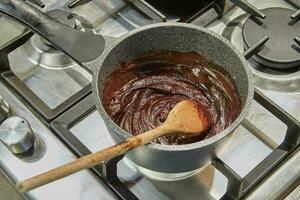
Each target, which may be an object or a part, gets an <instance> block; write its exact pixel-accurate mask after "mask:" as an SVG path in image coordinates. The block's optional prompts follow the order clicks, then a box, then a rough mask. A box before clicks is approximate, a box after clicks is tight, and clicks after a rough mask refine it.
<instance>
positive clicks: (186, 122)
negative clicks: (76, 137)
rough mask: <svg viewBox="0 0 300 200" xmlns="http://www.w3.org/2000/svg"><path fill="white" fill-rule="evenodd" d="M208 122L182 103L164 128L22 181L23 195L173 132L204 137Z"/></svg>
mask: <svg viewBox="0 0 300 200" xmlns="http://www.w3.org/2000/svg"><path fill="white" fill-rule="evenodd" d="M207 122H208V120H207V118H206V116H205V114H204V113H203V112H202V111H201V110H199V107H198V106H197V105H196V104H195V103H193V102H192V101H188V100H185V101H182V102H180V103H178V104H177V105H176V106H175V107H174V108H173V109H172V110H171V111H170V113H169V115H168V117H167V119H166V121H165V122H164V123H163V124H162V125H161V126H159V127H157V128H155V129H152V130H150V131H147V132H145V133H143V134H140V135H137V136H134V137H130V138H127V139H126V140H125V141H124V142H122V143H119V144H116V145H114V146H112V147H109V148H106V149H103V150H101V151H98V152H96V153H92V154H89V155H86V156H83V157H81V158H79V159H77V160H75V161H72V162H70V163H67V164H65V165H63V166H60V167H57V168H55V169H52V170H49V171H47V172H45V173H42V174H40V175H37V176H34V177H32V178H29V179H26V180H24V181H22V182H19V183H18V184H17V188H18V189H19V190H20V191H22V192H26V191H28V190H31V189H34V188H36V187H39V186H42V185H45V184H47V183H50V182H52V181H55V180H58V179H60V178H63V177H65V176H68V175H71V174H73V173H75V172H78V171H80V170H83V169H87V168H90V167H93V166H95V165H98V164H99V163H100V162H101V161H103V160H110V159H112V158H114V157H116V156H118V155H121V154H124V153H126V152H127V151H128V150H130V149H132V148H134V147H137V146H139V145H142V144H146V143H149V142H150V141H152V140H153V139H155V138H158V137H160V136H164V135H167V134H172V133H173V134H180V135H184V136H191V135H195V134H201V133H202V132H203V131H205V130H206V129H207V128H208V123H207Z"/></svg>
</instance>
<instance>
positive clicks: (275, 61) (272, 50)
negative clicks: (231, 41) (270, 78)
mask: <svg viewBox="0 0 300 200" xmlns="http://www.w3.org/2000/svg"><path fill="white" fill-rule="evenodd" d="M262 12H263V13H264V14H265V15H266V16H267V17H266V18H265V19H258V18H255V17H253V16H251V17H249V18H248V19H247V20H246V22H245V24H244V26H243V39H244V45H245V48H246V49H248V48H249V47H251V46H253V45H254V44H255V43H256V42H257V41H259V40H260V39H261V38H263V37H265V36H268V37H269V40H268V41H267V42H266V43H265V46H264V47H263V49H262V50H261V51H260V52H259V53H257V54H256V55H255V56H253V57H252V59H253V60H254V61H256V62H258V63H259V64H262V65H264V66H266V67H271V68H276V69H287V68H292V67H298V66H300V47H299V46H298V45H297V43H296V42H295V40H296V38H297V36H300V22H298V23H297V19H296V20H295V19H292V16H293V14H294V13H295V11H293V10H290V9H287V8H267V9H264V10H262Z"/></svg>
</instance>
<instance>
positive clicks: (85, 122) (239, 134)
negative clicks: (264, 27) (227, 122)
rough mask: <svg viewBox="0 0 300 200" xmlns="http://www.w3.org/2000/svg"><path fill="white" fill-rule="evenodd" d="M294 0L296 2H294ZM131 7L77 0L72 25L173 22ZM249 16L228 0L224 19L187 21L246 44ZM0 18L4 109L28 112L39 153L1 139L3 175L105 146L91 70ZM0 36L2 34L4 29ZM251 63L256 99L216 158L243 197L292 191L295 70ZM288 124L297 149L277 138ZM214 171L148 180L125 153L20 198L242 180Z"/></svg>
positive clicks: (214, 191)
mask: <svg viewBox="0 0 300 200" xmlns="http://www.w3.org/2000/svg"><path fill="white" fill-rule="evenodd" d="M43 2H44V4H45V7H44V8H41V9H43V10H44V11H46V10H51V9H53V8H64V9H67V10H69V8H68V6H67V5H68V3H69V1H67V0H63V1H57V0H48V1H45V0H44V1H43ZM248 2H250V3H252V4H253V5H255V7H257V8H258V9H264V8H268V7H285V8H290V9H293V10H295V11H296V9H300V7H297V8H296V7H294V6H292V5H291V4H290V3H288V2H287V1H284V0H263V1H261V0H249V1H248ZM292 2H295V3H296V4H297V3H298V5H300V2H298V1H296V0H294V1H292ZM134 5H135V6H133V5H132V4H130V3H127V2H125V1H122V0H113V1H104V0H103V1H102V0H97V1H96V0H95V1H87V2H84V3H83V4H82V5H78V6H75V7H74V8H72V9H71V11H72V12H73V13H75V14H76V16H78V18H77V21H76V23H77V25H78V26H77V27H79V28H81V29H85V28H93V30H94V32H95V33H101V34H103V35H107V36H112V37H119V36H121V35H123V34H124V33H126V32H128V31H130V30H132V29H135V28H136V27H139V26H143V25H146V24H149V23H154V22H157V21H160V20H161V21H164V20H166V19H167V20H177V17H174V16H169V15H166V18H164V17H162V16H160V15H157V14H155V12H153V11H152V10H151V9H150V10H147V9H146V12H145V10H143V11H141V10H140V8H141V5H142V6H143V5H145V4H134ZM142 8H143V7H142ZM149 13H150V14H149ZM247 16H248V15H247V14H245V12H244V11H243V10H241V9H240V8H238V7H235V6H233V5H232V4H229V5H228V6H227V12H226V13H225V14H224V15H223V16H222V17H219V18H218V17H217V13H216V12H215V11H214V10H213V9H209V10H208V11H207V12H206V14H205V15H202V16H201V17H200V16H199V17H196V18H195V19H194V20H193V21H191V23H194V24H197V25H201V26H205V27H207V28H209V29H211V30H213V31H215V32H217V33H218V34H222V35H223V36H224V37H226V38H227V39H229V40H230V41H231V42H232V43H233V44H234V45H235V46H237V47H238V48H239V49H240V50H241V52H244V47H243V39H242V34H241V30H242V24H243V22H244V21H245V19H246V17H247ZM82 18H84V19H85V20H82ZM1 20H2V21H4V22H5V23H4V25H5V27H6V28H7V31H11V33H13V34H11V36H12V37H11V38H5V41H3V42H2V41H1V43H0V44H1V45H2V44H3V45H2V46H1V48H0V52H1V53H4V54H5V53H6V51H8V50H7V49H10V51H11V49H15V50H13V51H11V53H9V54H8V57H7V58H8V60H9V67H10V69H11V71H10V70H8V71H7V70H1V71H3V73H2V79H1V82H0V96H2V98H3V99H4V101H6V102H7V103H8V104H9V106H10V111H9V114H8V116H21V117H23V118H24V119H25V120H27V121H28V123H29V124H30V126H31V129H32V131H33V132H34V133H35V135H36V138H37V140H36V144H35V148H36V150H37V151H35V152H31V153H25V154H24V155H21V154H20V155H18V156H16V155H15V154H12V153H11V152H10V151H9V149H8V148H7V147H6V146H5V145H4V144H3V143H0V166H1V168H2V169H3V170H4V171H5V173H6V174H7V175H8V176H9V177H10V178H11V179H12V180H13V181H14V182H17V181H19V180H23V179H25V178H27V177H30V176H33V175H36V174H38V173H41V172H43V171H46V170H48V169H51V168H53V167H56V166H59V165H61V164H63V163H66V162H68V161H70V160H73V159H75V158H76V156H80V155H84V154H87V153H89V152H95V151H97V150H100V149H103V148H105V147H108V146H110V145H111V144H113V142H112V140H111V139H110V137H109V134H108V132H107V130H106V127H105V125H104V122H103V120H102V119H101V117H100V115H99V114H98V113H97V111H96V110H95V104H94V102H93V99H92V97H91V94H90V82H91V78H92V75H91V74H90V73H89V72H88V71H86V70H84V69H82V68H80V67H79V66H78V65H76V64H75V63H74V62H73V61H72V60H70V59H68V58H67V57H66V56H64V55H63V54H62V53H60V52H58V51H56V50H53V49H50V50H49V49H45V48H44V47H43V46H42V47H41V45H40V43H39V38H38V37H37V36H35V35H34V36H33V37H32V38H31V39H30V40H26V39H27V38H28V37H29V36H30V34H31V33H28V32H26V30H24V29H23V28H22V27H20V26H18V25H16V24H15V23H12V22H10V21H7V20H6V19H4V18H3V17H0V23H1V22H2V21H1ZM298 23H299V22H298ZM24 32H25V33H24ZM21 33H23V34H21ZM0 34H2V32H1V31H0ZM3 34H4V35H7V32H4V33H3ZM20 34H21V35H20ZM24 38H25V39H24ZM9 40H12V41H13V42H16V43H18V44H21V43H24V44H23V45H21V46H16V47H14V48H13V47H11V46H12V45H11V44H13V42H8V41H9ZM1 49H2V50H1ZM3 49H5V50H3ZM299 56H300V55H299ZM0 58H1V56H0ZM41 58H42V59H41ZM0 61H1V69H4V67H5V66H6V67H7V63H6V62H5V61H6V60H5V59H0ZM249 62H250V63H251V65H252V71H253V74H254V81H255V85H256V89H257V93H256V98H255V100H254V101H253V105H252V107H251V110H250V112H249V114H248V115H247V117H246V120H244V121H243V123H242V124H241V125H240V126H239V127H238V128H237V130H236V131H235V132H234V134H233V136H232V138H231V142H230V144H229V145H228V147H227V148H226V149H225V150H224V152H223V154H222V155H221V157H220V158H221V159H222V161H223V162H224V163H225V166H227V167H229V168H231V169H232V170H233V171H234V172H235V173H236V175H237V177H240V178H241V179H243V180H244V182H243V186H242V187H241V188H242V189H243V188H244V189H245V188H246V189H247V188H250V189H249V191H248V190H247V191H246V192H245V193H243V192H242V193H243V195H242V196H243V198H245V199H280V198H286V199H298V198H299V197H300V186H299V181H300V167H299V166H300V151H299V135H300V132H299V129H296V128H295V127H293V125H294V124H293V123H292V122H295V123H296V124H298V125H299V121H300V112H299V107H300V70H299V68H296V69H294V70H288V71H287V70H285V71H275V70H269V69H265V68H262V67H261V66H257V65H256V64H255V63H254V62H253V61H251V60H250V61H249ZM6 69H7V68H6ZM260 93H261V94H262V95H265V96H266V97H268V98H269V99H271V100H272V101H273V102H274V103H275V104H277V105H278V106H279V107H280V109H282V110H284V111H283V112H281V114H278V112H279V111H278V109H275V108H274V105H273V104H272V103H271V104H270V103H269V102H268V101H265V99H264V98H261V95H260ZM0 102H2V100H1V99H0ZM2 107H3V104H2ZM275 107H276V106H275ZM284 112H287V115H286V113H284ZM4 113H5V112H4ZM4 115H5V114H4ZM276 116H277V117H276ZM286 116H289V117H286ZM5 117H6V116H5ZM284 122H286V123H284ZM286 124H288V125H286ZM293 128H294V129H293ZM96 130H97V131H96ZM295 130H296V131H295ZM297 130H298V132H297ZM292 131H293V132H292ZM286 132H292V133H293V134H295V136H294V137H290V136H289V137H290V138H292V139H294V140H297V141H290V139H289V142H290V143H288V144H296V147H297V148H296V147H293V148H291V147H289V146H288V145H282V143H283V142H286V141H287V139H286V138H288V137H287V136H286V135H288V134H289V133H288V134H286ZM297 134H298V135H297ZM281 147H284V148H281ZM119 159H121V157H120V158H119ZM116 165H117V167H116ZM216 167H217V168H218V169H219V170H217V169H216ZM268 167H272V169H273V168H275V170H273V171H272V172H271V173H267V175H266V176H264V177H263V178H264V179H259V176H260V175H262V174H260V173H262V172H264V171H267V168H268ZM225 168H226V167H225ZM222 169H224V167H223V168H222V167H221V168H219V167H218V166H216V165H215V164H212V165H208V166H206V167H205V168H203V169H201V170H199V171H198V172H197V173H196V174H194V175H193V176H189V177H186V178H185V179H181V180H178V179H173V180H165V179H163V177H152V179H151V178H145V177H143V176H141V175H140V173H139V172H138V170H137V169H136V168H135V167H133V165H131V163H130V161H129V160H127V159H125V158H123V159H122V160H121V161H119V162H118V159H116V160H113V161H110V162H108V163H104V164H103V165H99V166H97V167H95V168H94V169H93V170H84V171H82V172H80V173H77V174H74V175H71V176H69V177H66V178H64V179H62V180H59V181H56V182H53V183H50V184H48V185H46V186H43V187H40V188H37V189H34V190H32V191H30V192H28V193H27V194H26V196H27V197H28V198H29V199H118V198H119V199H122V198H123V199H134V198H135V199H136V198H139V199H199V198H201V199H220V198H221V197H222V196H223V195H224V194H225V193H226V194H227V193H228V190H232V187H238V186H241V185H239V184H236V183H233V182H234V181H235V180H236V179H231V178H229V179H228V178H227V177H226V176H225V175H226V173H225V175H224V171H222ZM222 172H223V173H222ZM116 174H117V176H116ZM257 178H258V179H257ZM153 179H155V180H153ZM256 181H257V182H256ZM251 184H255V187H252V186H251ZM297 184H298V185H297ZM249 185H250V186H251V187H248V186H249ZM226 191H227V192H226Z"/></svg>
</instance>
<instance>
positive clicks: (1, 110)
mask: <svg viewBox="0 0 300 200" xmlns="http://www.w3.org/2000/svg"><path fill="white" fill-rule="evenodd" d="M8 113H9V105H8V103H6V101H4V99H3V98H2V97H1V96H0V122H2V121H3V120H5V119H6V117H7V116H8Z"/></svg>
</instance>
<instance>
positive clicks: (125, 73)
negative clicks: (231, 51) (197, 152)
mask: <svg viewBox="0 0 300 200" xmlns="http://www.w3.org/2000/svg"><path fill="white" fill-rule="evenodd" d="M186 99H188V100H192V101H194V102H195V103H197V105H198V106H200V107H201V109H202V110H204V111H205V114H206V117H207V118H208V119H209V124H210V128H209V130H207V131H206V132H205V133H203V134H200V135H199V136H195V137H182V136H177V135H168V136H164V137H160V138H158V139H156V140H155V141H154V142H156V143H161V144H187V143H193V142H196V141H199V140H203V139H205V138H208V137H211V136H213V135H215V134H217V133H219V132H221V131H222V130H224V129H225V128H226V127H228V126H229V125H230V124H231V123H232V122H233V121H234V120H235V118H236V117H237V116H238V114H239V112H240V109H241V106H240V101H239V98H238V96H237V93H236V92H235V87H234V85H233V83H232V81H231V79H230V77H229V75H228V73H227V72H225V71H224V70H223V69H221V68H220V67H218V66H216V65H215V64H213V63H212V62H210V61H209V60H207V59H205V58H204V57H203V56H201V55H199V54H198V53H195V52H188V53H180V52H175V51H164V52H159V53H153V54H148V55H145V56H143V57H140V58H137V59H134V60H130V61H125V62H122V63H121V64H120V67H119V68H118V69H117V70H115V71H114V72H113V73H112V74H111V75H110V76H109V77H108V78H107V81H106V84H105V87H104V90H103V97H102V103H103V106H104V108H105V110H106V112H107V113H108V115H109V116H110V117H111V118H112V119H113V120H114V122H115V123H116V124H118V125H119V126H120V127H121V128H122V129H124V130H126V131H127V132H129V133H132V134H133V135H137V134H140V133H143V132H145V131H147V130H149V129H153V128H156V127H157V126H159V125H161V124H162V123H163V122H164V121H165V119H166V117H167V115H168V113H169V111H170V110H171V109H172V108H173V107H174V106H175V105H176V104H177V103H179V102H180V101H182V100H186Z"/></svg>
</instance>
